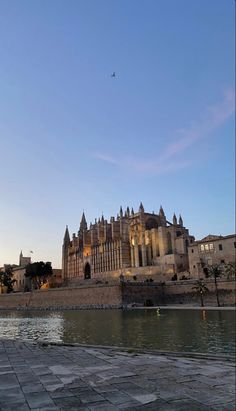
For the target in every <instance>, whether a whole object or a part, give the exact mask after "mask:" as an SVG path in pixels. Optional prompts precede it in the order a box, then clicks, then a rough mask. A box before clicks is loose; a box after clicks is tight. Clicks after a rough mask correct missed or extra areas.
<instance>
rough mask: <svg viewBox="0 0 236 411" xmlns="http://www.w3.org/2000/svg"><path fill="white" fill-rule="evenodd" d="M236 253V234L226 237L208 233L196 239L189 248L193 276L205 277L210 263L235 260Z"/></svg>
mask: <svg viewBox="0 0 236 411" xmlns="http://www.w3.org/2000/svg"><path fill="white" fill-rule="evenodd" d="M235 253H236V236H235V234H232V235H227V236H225V237H223V236H221V235H220V236H217V235H208V236H207V237H205V238H203V239H202V240H200V241H195V242H194V243H193V244H191V245H190V246H189V248H188V256H189V268H190V273H191V277H193V278H200V277H204V276H205V275H206V274H207V267H208V266H210V265H214V264H224V263H231V262H235Z"/></svg>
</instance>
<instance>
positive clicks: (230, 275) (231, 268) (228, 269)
mask: <svg viewBox="0 0 236 411" xmlns="http://www.w3.org/2000/svg"><path fill="white" fill-rule="evenodd" d="M224 271H225V274H226V276H227V280H232V279H234V278H235V276H236V264H235V262H234V261H233V262H230V263H227V264H225V265H224Z"/></svg>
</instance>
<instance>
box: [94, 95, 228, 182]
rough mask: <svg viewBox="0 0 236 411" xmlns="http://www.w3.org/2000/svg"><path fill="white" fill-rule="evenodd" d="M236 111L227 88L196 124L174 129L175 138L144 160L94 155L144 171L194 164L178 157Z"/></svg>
mask: <svg viewBox="0 0 236 411" xmlns="http://www.w3.org/2000/svg"><path fill="white" fill-rule="evenodd" d="M234 112H235V93H234V90H233V89H228V90H226V91H225V93H224V97H223V99H222V101H220V102H219V103H217V104H214V105H212V106H209V107H206V109H205V111H204V113H203V115H202V117H201V118H200V119H199V120H198V123H197V124H193V125H191V126H190V127H188V128H183V129H181V130H177V131H176V132H175V141H174V142H172V143H170V144H168V145H167V146H166V147H165V148H164V150H163V151H162V152H161V153H159V154H158V155H157V156H156V157H151V158H149V159H145V160H143V159H139V158H137V157H127V156H122V157H117V156H113V155H111V154H104V153H100V152H96V153H94V154H93V157H94V158H97V159H99V160H102V161H104V162H107V163H110V164H113V165H114V166H121V167H122V168H126V167H129V169H131V170H133V171H136V172H141V173H152V174H163V173H170V172H174V171H177V170H179V169H183V168H186V167H188V166H189V165H190V164H191V162H190V161H183V160H182V159H181V161H180V159H179V158H178V157H179V156H180V155H181V154H182V153H183V152H184V151H185V150H187V149H188V148H189V147H191V146H192V145H193V144H195V143H196V142H197V141H199V140H201V139H204V138H207V137H210V135H211V133H212V131H214V130H216V129H217V128H219V127H220V126H221V125H223V123H225V122H226V121H227V120H228V119H229V117H230V116H231V115H232V114H233V113H234Z"/></svg>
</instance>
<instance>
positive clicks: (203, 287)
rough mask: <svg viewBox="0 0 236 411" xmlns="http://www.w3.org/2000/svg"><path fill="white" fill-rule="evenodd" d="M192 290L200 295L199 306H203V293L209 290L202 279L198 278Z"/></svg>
mask: <svg viewBox="0 0 236 411" xmlns="http://www.w3.org/2000/svg"><path fill="white" fill-rule="evenodd" d="M193 290H196V292H197V293H198V294H199V295H200V298H201V306H202V307H204V302H203V294H204V293H206V292H207V291H209V290H208V288H207V286H206V284H205V283H204V281H202V280H198V281H197V282H196V285H195V286H194V287H193Z"/></svg>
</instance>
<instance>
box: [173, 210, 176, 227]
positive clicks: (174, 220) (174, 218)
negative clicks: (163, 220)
mask: <svg viewBox="0 0 236 411" xmlns="http://www.w3.org/2000/svg"><path fill="white" fill-rule="evenodd" d="M173 224H174V225H177V217H176V215H175V213H174V215H173Z"/></svg>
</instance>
